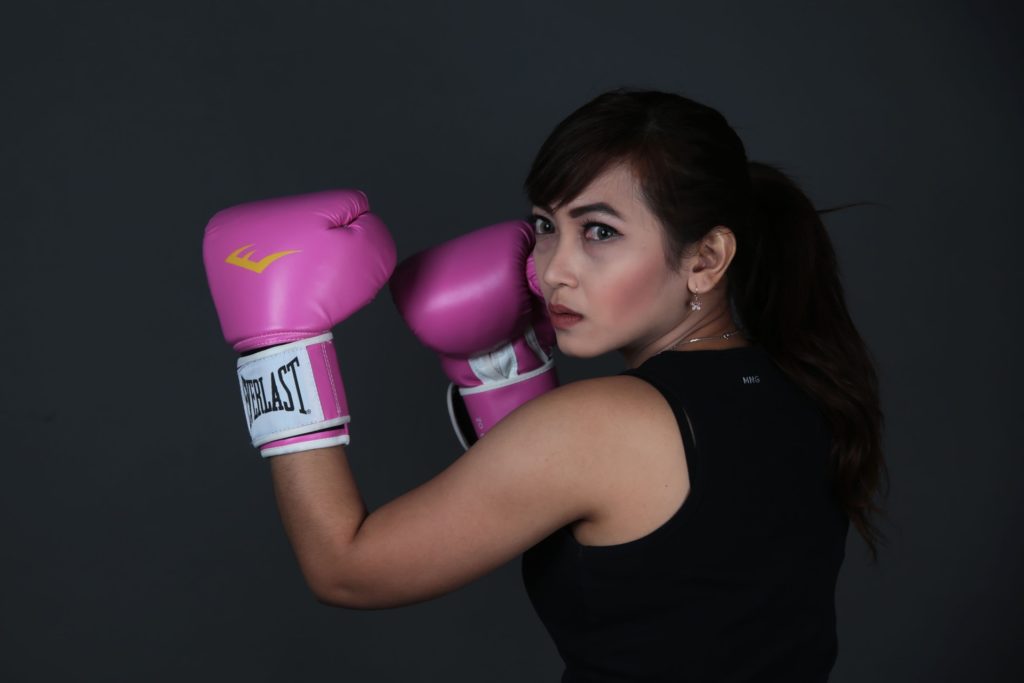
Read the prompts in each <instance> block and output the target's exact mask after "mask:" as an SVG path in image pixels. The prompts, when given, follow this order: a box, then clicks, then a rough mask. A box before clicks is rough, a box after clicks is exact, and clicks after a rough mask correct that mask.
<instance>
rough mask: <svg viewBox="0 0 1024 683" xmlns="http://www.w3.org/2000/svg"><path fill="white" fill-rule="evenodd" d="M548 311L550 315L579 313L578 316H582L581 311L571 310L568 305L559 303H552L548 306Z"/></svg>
mask: <svg viewBox="0 0 1024 683" xmlns="http://www.w3.org/2000/svg"><path fill="white" fill-rule="evenodd" d="M548 313H550V314H551V315H580V316H582V314H581V313H577V312H576V311H574V310H572V309H571V308H569V307H568V306H562V305H561V304H553V305H550V306H548Z"/></svg>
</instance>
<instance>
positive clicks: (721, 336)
mask: <svg viewBox="0 0 1024 683" xmlns="http://www.w3.org/2000/svg"><path fill="white" fill-rule="evenodd" d="M739 333H740V331H739V330H729V331H728V332H726V333H725V334H719V335H715V336H714V337H694V338H692V339H680V340H679V341H677V342H675V343H674V344H672V346H666V347H665V348H663V349H662V350H661V351H658V353H665V352H666V351H671V350H672V349H674V348H676V347H677V346H679V345H680V344H692V343H693V342H699V341H707V340H709V339H728V338H730V337H732V336H735V335H737V334H739ZM658 353H656V354H654V355H655V356H657V355H658Z"/></svg>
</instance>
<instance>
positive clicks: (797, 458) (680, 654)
mask: <svg viewBox="0 0 1024 683" xmlns="http://www.w3.org/2000/svg"><path fill="white" fill-rule="evenodd" d="M619 374H628V375H633V376H634V377H638V378H640V379H642V380H644V381H646V382H649V383H650V384H651V385H653V386H654V387H655V388H656V389H657V390H658V391H659V392H660V393H661V394H662V395H663V396H664V398H665V400H666V401H667V402H668V404H669V405H670V406H671V408H672V411H673V412H674V413H675V416H676V420H677V422H678V424H679V430H680V435H681V439H682V442H683V447H684V449H685V453H686V466H687V468H688V471H689V478H690V492H689V494H688V495H687V497H686V498H685V500H684V501H683V503H682V505H681V506H680V508H679V509H678V510H677V512H676V513H675V514H674V515H673V516H672V517H671V518H670V519H669V520H668V521H667V522H665V523H664V524H663V525H661V526H660V527H658V528H657V529H656V530H654V531H653V532H651V533H650V534H648V535H646V536H643V537H642V538H639V539H636V540H633V541H629V542H626V543H620V544H616V545H606V546H588V545H583V544H581V543H580V542H579V541H577V540H576V538H575V537H574V536H573V535H572V531H571V525H567V526H565V527H563V528H561V529H559V530H558V531H556V532H555V533H553V534H552V535H550V536H549V537H547V538H546V539H544V540H542V541H541V542H540V543H538V544H537V545H535V546H534V547H532V548H530V549H529V550H527V551H526V552H525V553H523V556H522V564H521V571H522V577H523V582H524V584H525V586H526V590H527V593H528V595H529V598H530V601H531V603H532V604H533V607H534V609H535V610H536V611H537V614H538V616H539V617H540V619H541V621H542V622H543V624H544V626H545V628H546V629H547V630H548V632H549V633H550V634H551V637H552V638H553V640H554V643H555V646H556V648H557V649H558V653H559V654H560V655H561V657H562V659H563V661H564V662H565V671H564V672H563V674H562V678H561V680H562V681H563V683H565V682H568V681H593V682H597V681H602V682H604V681H701V682H705V681H731V682H733V681H736V682H738V681H787V682H788V683H797V682H801V681H825V680H827V679H828V675H829V672H830V671H831V669H832V666H833V664H834V663H835V659H836V653H837V639H836V623H835V586H836V578H837V576H838V573H839V567H840V565H841V564H842V561H843V557H844V552H845V545H846V544H845V541H846V535H847V530H848V526H849V524H848V519H847V517H846V515H845V513H844V511H843V510H842V508H841V507H840V505H839V502H838V499H837V498H836V497H835V494H834V493H833V490H832V483H831V482H832V478H831V475H830V467H829V449H830V447H831V442H832V437H831V435H830V433H829V429H828V426H827V423H826V422H825V419H824V416H823V415H822V413H821V412H820V410H819V409H818V408H817V406H816V404H815V403H814V402H813V401H812V400H811V399H810V397H809V396H808V395H807V394H805V393H804V392H802V391H801V390H800V389H799V387H798V386H797V385H796V384H795V383H794V382H793V381H792V380H790V379H789V378H788V377H787V376H786V375H785V374H784V373H783V372H782V370H781V369H780V368H779V367H778V366H777V365H775V363H774V361H773V360H772V358H771V356H770V355H769V354H768V353H767V352H766V351H765V350H764V349H763V347H761V346H758V345H756V344H754V345H752V346H745V347H733V348H729V349H721V350H700V351H681V352H680V351H669V352H666V353H662V354H659V355H655V356H652V357H651V358H649V359H647V360H646V361H645V362H644V363H643V364H641V365H640V366H639V367H637V368H634V369H631V370H625V371H623V372H621V373H619ZM623 428H626V429H628V425H623ZM621 457H623V458H628V457H629V452H628V451H626V452H623V453H622V454H621Z"/></svg>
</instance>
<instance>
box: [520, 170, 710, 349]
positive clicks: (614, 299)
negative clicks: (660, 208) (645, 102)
mask: <svg viewBox="0 0 1024 683" xmlns="http://www.w3.org/2000/svg"><path fill="white" fill-rule="evenodd" d="M533 213H534V215H533V217H532V219H531V221H532V224H533V229H534V232H535V233H536V236H537V243H536V245H535V246H534V250H533V257H534V262H535V265H536V267H537V276H538V279H539V282H540V288H541V292H542V293H543V295H544V299H545V301H546V302H547V304H548V308H549V314H550V313H551V310H550V309H551V307H552V306H555V305H561V306H566V307H568V308H571V309H572V310H574V311H576V312H577V313H579V314H581V315H582V317H581V318H578V319H577V320H576V321H575V322H573V321H572V320H571V319H566V320H560V319H559V317H558V316H552V323H553V324H554V326H555V333H556V335H557V339H558V348H559V349H560V350H561V351H562V352H563V353H565V354H567V355H570V356H579V357H593V356H598V355H600V354H603V353H606V352H608V351H612V350H618V351H620V352H622V353H623V354H624V355H625V356H626V357H627V361H628V360H629V359H630V358H631V357H636V356H637V355H640V354H644V355H649V353H652V352H651V351H650V348H651V347H652V346H654V345H656V344H657V343H658V342H659V341H660V340H661V339H663V338H664V337H665V336H666V335H668V334H669V333H670V332H671V331H672V330H673V329H674V328H676V327H677V326H678V325H679V323H680V321H681V320H682V319H683V318H684V317H685V315H686V304H687V302H688V301H689V298H690V294H689V291H688V289H687V286H686V284H687V276H688V269H686V268H685V264H686V263H687V261H685V260H684V261H683V263H684V267H683V268H682V269H681V270H680V272H673V271H672V270H670V269H669V268H668V267H667V266H666V264H665V256H664V240H665V237H664V233H663V229H662V227H661V223H660V221H658V219H657V218H656V217H655V216H654V215H653V214H652V213H651V212H650V210H649V209H648V208H647V206H646V204H645V203H644V200H643V198H642V197H641V196H640V186H639V183H638V181H637V180H636V177H635V176H634V175H633V172H632V170H631V169H630V167H629V166H628V165H626V164H618V165H614V166H612V167H610V168H609V169H607V170H606V171H605V172H604V173H602V174H601V175H599V176H598V177H597V178H595V179H594V181H593V182H592V183H591V184H590V185H588V186H587V188H586V189H584V190H583V192H581V193H580V195H579V196H578V197H576V198H574V199H573V200H572V201H570V202H568V203H567V204H565V205H563V206H561V207H559V208H558V209H557V210H556V211H554V212H552V211H551V209H550V207H539V206H535V207H533ZM659 350H660V349H659ZM645 352H646V353H645Z"/></svg>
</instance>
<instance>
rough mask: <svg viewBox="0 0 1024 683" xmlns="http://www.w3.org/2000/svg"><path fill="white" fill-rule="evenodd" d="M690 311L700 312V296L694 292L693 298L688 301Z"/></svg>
mask: <svg viewBox="0 0 1024 683" xmlns="http://www.w3.org/2000/svg"><path fill="white" fill-rule="evenodd" d="M690 310H691V311H699V310H700V294H698V293H697V292H694V293H693V298H692V299H690Z"/></svg>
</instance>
